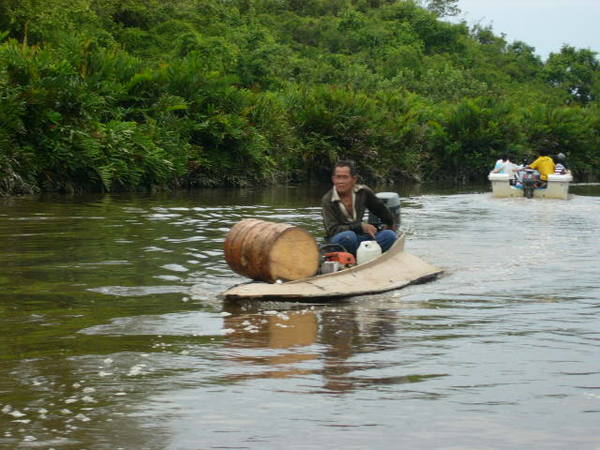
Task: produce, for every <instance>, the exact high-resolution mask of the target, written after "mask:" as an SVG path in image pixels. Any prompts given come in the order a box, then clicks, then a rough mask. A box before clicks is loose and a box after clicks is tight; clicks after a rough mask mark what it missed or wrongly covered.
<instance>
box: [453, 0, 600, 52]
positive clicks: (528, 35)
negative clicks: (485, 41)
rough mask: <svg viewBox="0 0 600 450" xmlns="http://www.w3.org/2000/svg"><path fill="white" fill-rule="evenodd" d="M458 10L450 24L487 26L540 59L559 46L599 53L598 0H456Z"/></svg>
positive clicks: (599, 9) (599, 13)
mask: <svg viewBox="0 0 600 450" xmlns="http://www.w3.org/2000/svg"><path fill="white" fill-rule="evenodd" d="M459 8H460V9H461V11H462V13H461V14H460V15H459V16H458V17H456V18H453V19H452V22H455V21H457V20H461V19H464V20H466V22H467V23H468V24H469V26H472V25H474V24H477V23H479V24H480V25H483V26H487V25H491V26H492V29H493V31H494V34H496V35H501V34H502V33H504V34H505V35H506V36H505V39H506V40H507V41H508V42H509V43H510V42H513V41H517V40H518V41H523V42H525V43H526V44H528V45H530V46H532V47H534V48H535V53H537V54H538V55H540V56H541V57H542V58H543V59H546V58H547V57H548V55H549V54H550V53H551V52H552V53H558V52H559V51H560V48H561V47H562V45H563V44H569V45H571V46H573V47H576V48H586V49H591V50H593V51H595V52H598V53H599V54H600V31H599V30H598V28H600V0H459ZM598 57H600V55H599V56H598Z"/></svg>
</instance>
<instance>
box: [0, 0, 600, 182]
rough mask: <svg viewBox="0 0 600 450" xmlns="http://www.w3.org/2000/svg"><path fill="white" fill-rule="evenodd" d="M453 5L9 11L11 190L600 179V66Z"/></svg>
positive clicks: (196, 1) (383, 1) (152, 2)
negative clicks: (460, 12)
mask: <svg viewBox="0 0 600 450" xmlns="http://www.w3.org/2000/svg"><path fill="white" fill-rule="evenodd" d="M455 3H456V2H455V1H452V0H448V1H443V0H432V1H430V2H429V3H428V4H426V5H425V6H429V8H424V7H421V6H419V5H418V4H416V3H414V2H412V1H405V0H171V1H169V2H162V1H160V0H125V1H122V0H68V1H67V0H43V1H42V0H5V1H4V2H2V3H1V4H0V192H2V193H22V192H33V191H116V190H140V189H144V190H147V189H156V188H182V187H193V186H211V185H243V184H252V183H272V182H287V181H291V182H303V181H308V180H323V179H324V178H325V179H326V178H327V174H328V171H329V169H330V167H331V165H332V162H333V161H335V160H337V159H338V158H352V159H355V160H357V161H358V162H359V164H360V166H361V169H362V172H363V173H364V174H365V175H366V177H367V179H368V180H369V181H376V180H380V181H399V180H400V179H403V178H416V179H422V180H448V181H454V182H469V181H483V180H484V179H485V175H486V174H487V172H488V170H489V168H490V167H491V166H492V165H493V163H494V161H495V159H497V157H498V156H499V155H500V154H501V153H504V152H506V151H510V152H512V153H514V154H515V155H516V156H517V158H519V159H522V158H529V159H531V158H532V157H533V156H534V155H535V153H536V151H537V149H539V148H541V147H544V148H548V149H549V150H550V151H551V152H558V151H562V152H563V153H566V154H567V155H568V158H569V162H570V165H571V166H572V168H573V169H574V171H575V174H576V176H577V178H578V179H579V180H586V179H594V178H595V177H597V174H598V171H599V169H600V153H599V152H598V148H600V132H599V131H600V102H599V100H600V65H599V62H598V59H597V57H596V54H595V53H594V52H592V51H590V50H585V49H576V48H572V47H569V46H564V47H563V48H562V49H559V50H557V52H556V53H553V54H551V55H550V56H549V58H548V59H547V61H542V60H541V59H540V57H539V56H537V55H536V54H535V50H534V49H533V48H532V47H530V46H528V45H527V44H526V43H524V42H513V43H508V42H507V41H506V40H505V39H504V38H503V37H501V36H498V35H496V34H494V33H493V31H492V30H490V29H488V28H485V27H479V26H475V27H474V28H471V29H470V28H468V27H467V25H466V24H464V23H462V24H450V23H448V22H445V21H444V20H442V19H443V17H442V16H443V15H444V14H446V13H450V12H452V10H453V8H455V6H454V5H455Z"/></svg>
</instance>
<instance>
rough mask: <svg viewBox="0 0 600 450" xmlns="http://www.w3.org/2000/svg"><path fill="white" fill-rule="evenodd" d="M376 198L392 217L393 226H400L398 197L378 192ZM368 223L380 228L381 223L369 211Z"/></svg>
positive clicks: (392, 193)
mask: <svg viewBox="0 0 600 450" xmlns="http://www.w3.org/2000/svg"><path fill="white" fill-rule="evenodd" d="M375 195H377V197H378V198H380V199H381V200H383V203H385V206H387V207H388V209H389V210H390V212H391V213H392V216H393V217H394V225H396V226H397V227H398V226H400V196H399V195H398V194H397V193H396V192H378V193H377V194H375ZM369 223H370V224H371V225H375V226H376V227H377V228H379V227H381V225H382V222H381V220H380V219H379V217H377V216H376V215H375V214H373V213H372V212H370V211H369Z"/></svg>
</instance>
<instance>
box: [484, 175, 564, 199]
mask: <svg viewBox="0 0 600 450" xmlns="http://www.w3.org/2000/svg"><path fill="white" fill-rule="evenodd" d="M488 179H489V180H490V181H491V182H492V195H493V196H494V197H498V198H506V197H526V194H525V189H524V188H523V186H522V185H520V184H519V183H514V179H511V177H510V175H509V174H507V173H492V172H490V174H489V175H488ZM571 181H573V176H572V175H571V174H570V173H567V174H565V175H558V174H552V175H548V182H547V184H546V186H545V187H539V188H535V189H534V190H533V198H556V199H563V200H566V199H567V197H568V195H569V184H570V183H571Z"/></svg>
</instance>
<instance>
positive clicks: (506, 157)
mask: <svg viewBox="0 0 600 450" xmlns="http://www.w3.org/2000/svg"><path fill="white" fill-rule="evenodd" d="M500 159H501V160H502V161H506V160H507V159H508V155H507V154H506V153H503V154H502V156H500Z"/></svg>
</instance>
